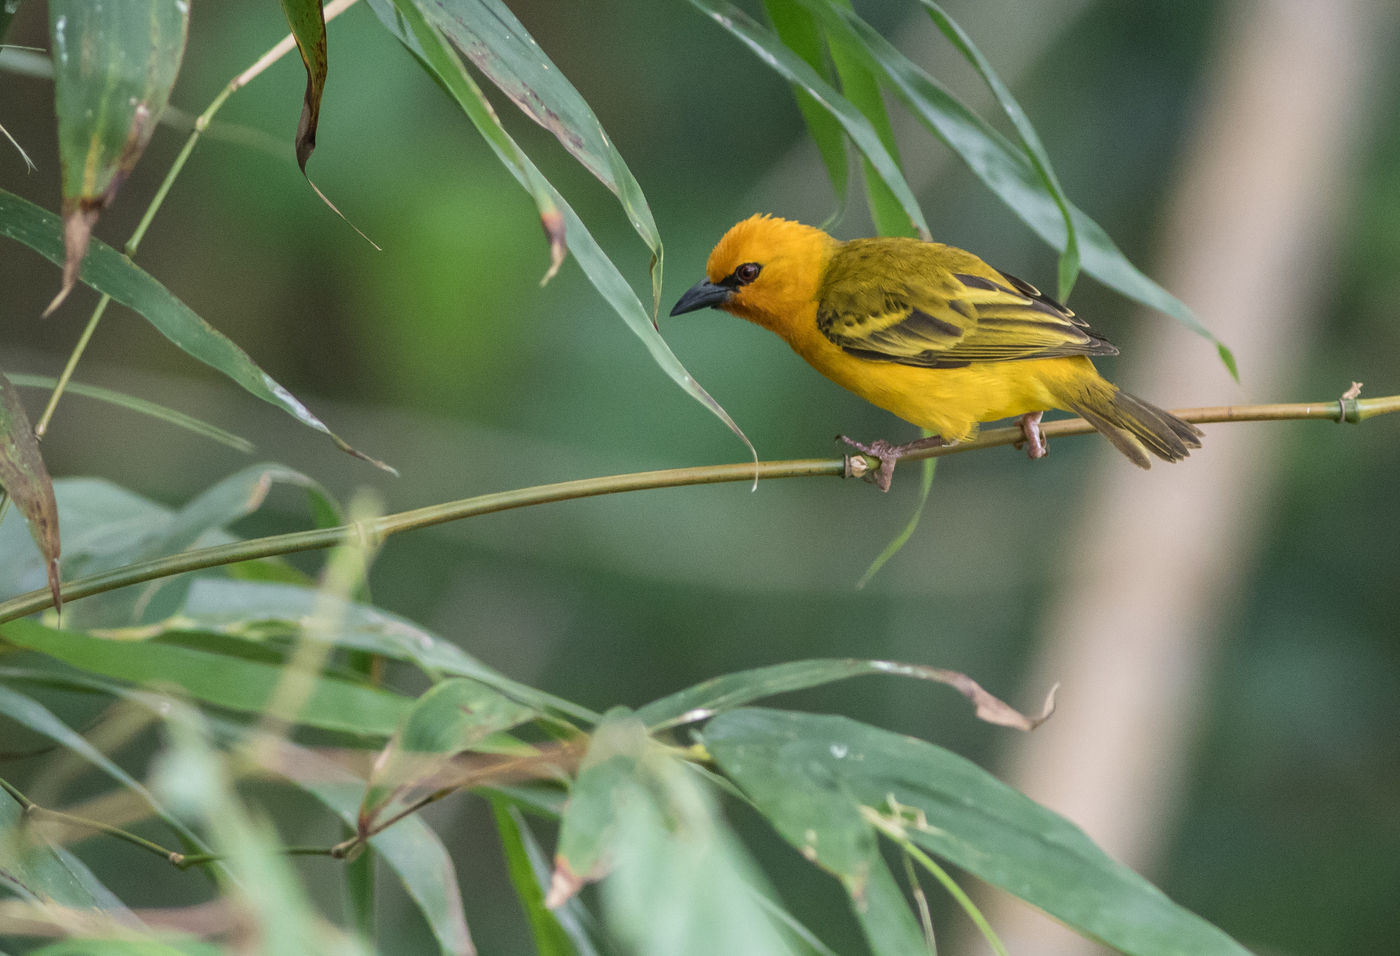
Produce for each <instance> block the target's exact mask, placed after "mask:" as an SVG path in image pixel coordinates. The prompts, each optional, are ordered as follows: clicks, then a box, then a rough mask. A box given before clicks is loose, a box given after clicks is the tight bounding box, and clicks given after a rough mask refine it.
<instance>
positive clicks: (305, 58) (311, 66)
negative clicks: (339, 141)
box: [282, 0, 329, 174]
mask: <svg viewBox="0 0 1400 956" xmlns="http://www.w3.org/2000/svg"><path fill="white" fill-rule="evenodd" d="M282 12H283V13H285V14H286V15H287V25H288V26H289V27H291V28H292V38H293V39H295V40H296V41H297V50H298V51H299V52H300V53H301V62H302V65H304V66H305V67H306V95H305V96H304V97H303V98H302V106H301V120H300V121H299V122H298V123H297V139H296V146H297V165H298V166H300V167H301V171H302V173H303V174H305V173H306V161H307V160H308V159H310V158H311V152H312V150H314V149H315V148H316V127H317V125H318V124H319V122H320V119H321V94H322V93H324V92H325V90H326V69H327V67H328V65H329V63H328V60H327V58H326V15H325V12H324V11H323V10H322V8H321V0H282Z"/></svg>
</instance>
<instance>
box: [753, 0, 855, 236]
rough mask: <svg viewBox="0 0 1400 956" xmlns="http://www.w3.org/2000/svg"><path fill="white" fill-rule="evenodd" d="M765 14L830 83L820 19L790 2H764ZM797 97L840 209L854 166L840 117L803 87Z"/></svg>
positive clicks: (795, 90) (797, 90) (795, 93)
mask: <svg viewBox="0 0 1400 956" xmlns="http://www.w3.org/2000/svg"><path fill="white" fill-rule="evenodd" d="M763 11H764V13H766V14H767V15H768V22H769V23H771V24H773V32H774V33H776V34H777V36H778V39H780V40H782V41H783V43H784V44H785V45H786V46H787V48H788V49H789V50H791V51H792V52H793V53H796V54H797V55H798V56H800V57H801V58H802V59H803V60H804V61H806V63H807V65H808V66H810V67H811V68H812V69H813V70H814V71H815V72H816V73H817V74H818V75H819V76H821V77H822V78H823V79H825V80H827V81H828V82H830V80H831V76H830V73H829V72H828V68H827V64H826V41H825V39H824V38H823V36H822V33H821V31H820V30H819V29H818V28H817V22H816V19H815V18H814V17H813V16H812V14H811V13H809V12H808V11H806V10H804V9H802V7H801V6H799V5H798V4H795V3H791V2H789V0H763ZM792 92H793V96H794V97H795V98H796V100H797V108H798V110H800V111H801V113H802V119H803V121H804V122H805V123H806V124H807V132H808V133H809V134H810V135H811V137H812V142H814V143H816V144H817V151H818V152H819V153H820V154H821V157H822V163H823V164H824V165H825V166H826V174H827V177H828V178H829V179H830V180H831V188H832V190H833V191H834V192H835V193H836V204H837V209H838V210H839V209H840V208H841V207H842V206H844V204H845V202H846V187H847V185H848V182H849V180H850V173H851V170H850V163H849V162H847V158H846V132H845V130H843V129H842V128H841V124H840V123H839V122H837V121H836V117H834V116H832V115H831V113H829V112H827V111H826V110H825V109H824V108H823V107H822V106H821V104H820V103H818V102H817V101H816V100H815V99H813V98H812V95H811V94H810V93H808V92H807V91H806V90H804V89H803V88H802V87H800V86H798V85H796V84H793V87H792Z"/></svg>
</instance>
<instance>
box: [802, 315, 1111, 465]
mask: <svg viewBox="0 0 1400 956" xmlns="http://www.w3.org/2000/svg"><path fill="white" fill-rule="evenodd" d="M804 339H805V340H804V341H801V342H790V343H789V344H791V345H792V347H793V349H794V350H795V351H796V352H797V353H798V354H799V355H801V356H802V357H803V358H804V359H806V360H807V361H808V362H809V363H810V364H811V365H812V367H813V368H815V369H816V370H817V371H819V372H821V373H822V374H823V375H825V376H826V377H827V378H829V379H831V380H832V381H833V382H836V383H837V384H838V385H840V386H842V387H844V388H846V389H849V390H850V391H852V392H855V393H856V394H857V395H859V396H860V397H861V398H863V399H865V400H866V401H868V402H870V403H871V404H873V405H878V406H879V407H880V408H883V409H885V410H886V411H889V412H893V413H894V414H896V415H898V416H899V417H900V418H902V419H904V420H905V421H908V422H912V423H913V424H915V425H918V426H919V427H921V428H926V429H928V430H929V431H931V432H933V433H935V434H938V435H941V436H943V437H944V438H945V439H947V440H949V441H966V440H968V439H970V438H972V437H973V436H974V435H976V434H977V426H978V423H979V422H987V421H994V420H995V419H998V418H1006V417H1009V416H1012V415H1024V414H1025V413H1027V412H1038V411H1044V410H1046V409H1051V408H1059V407H1062V406H1061V399H1059V398H1057V394H1063V393H1064V386H1065V385H1070V384H1072V383H1074V382H1076V381H1079V380H1082V379H1085V378H1092V379H1097V378H1098V377H1099V375H1098V372H1097V371H1095V369H1094V366H1093V363H1091V362H1090V361H1089V359H1087V358H1083V357H1080V356H1074V357H1069V358H1050V359H1022V360H1018V361H1011V362H983V363H975V364H972V365H968V366H965V367H963V368H949V369H934V368H920V367H917V366H913V365H900V364H898V363H895V362H875V361H871V360H869V359H863V358H858V357H856V356H854V355H851V354H849V353H848V352H846V351H844V350H843V349H841V348H840V347H838V346H836V345H834V344H832V343H831V342H830V341H828V340H827V339H826V338H825V337H824V336H821V335H815V336H811V337H804Z"/></svg>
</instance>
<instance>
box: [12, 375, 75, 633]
mask: <svg viewBox="0 0 1400 956" xmlns="http://www.w3.org/2000/svg"><path fill="white" fill-rule="evenodd" d="M0 489H3V490H4V491H5V493H6V494H8V495H9V496H10V500H12V501H13V502H14V503H15V507H16V508H18V509H19V513H20V514H21V515H23V516H24V520H25V523H27V524H28V525H29V534H30V536H31V537H33V539H34V543H35V545H37V546H38V548H39V554H40V555H42V556H43V559H44V568H45V571H46V575H47V577H48V582H49V591H50V592H51V593H52V594H53V605H54V607H55V608H60V609H61V608H62V607H63V598H62V596H61V595H60V593H59V588H58V555H59V548H60V544H59V538H58V502H57V501H55V500H54V494H53V479H52V478H50V477H49V470H48V468H47V467H46V466H45V465H44V457H43V455H41V454H40V453H39V442H38V440H37V439H36V438H35V437H34V429H33V427H32V426H30V424H29V416H28V415H26V414H25V413H24V406H23V405H22V404H20V400H19V392H17V391H16V390H15V387H14V386H13V385H11V384H10V380H9V379H8V378H6V377H5V374H4V373H3V372H0Z"/></svg>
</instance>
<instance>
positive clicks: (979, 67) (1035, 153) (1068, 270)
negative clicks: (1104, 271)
mask: <svg viewBox="0 0 1400 956" xmlns="http://www.w3.org/2000/svg"><path fill="white" fill-rule="evenodd" d="M920 2H921V3H923V5H924V9H926V10H927V11H928V13H929V16H930V17H932V18H933V22H934V23H935V24H937V25H938V29H939V30H940V31H942V33H943V35H944V36H945V37H947V38H948V40H949V42H950V43H952V44H953V46H955V47H957V49H958V52H959V53H961V54H962V55H963V58H964V59H965V60H967V62H969V63H971V64H972V67H973V69H975V70H976V71H977V73H978V75H979V76H981V77H982V81H983V82H984V83H986V84H987V87H988V88H989V89H990V90H991V91H992V94H993V95H994V96H995V97H996V100H997V103H998V104H1000V106H1001V111H1002V112H1003V113H1005V114H1006V118H1007V119H1009V120H1010V121H1011V125H1012V126H1013V127H1015V129H1016V135H1017V136H1019V137H1020V138H1021V143H1022V145H1024V146H1025V150H1026V158H1027V159H1029V160H1030V161H1031V165H1033V166H1034V167H1035V171H1036V172H1037V173H1038V174H1039V175H1040V181H1041V183H1043V184H1044V186H1045V189H1046V191H1047V192H1049V193H1050V195H1051V196H1052V197H1053V198H1054V200H1055V205H1056V206H1057V207H1058V208H1059V210H1060V215H1061V216H1063V217H1064V221H1065V236H1066V238H1065V248H1064V251H1063V252H1062V253H1061V254H1060V275H1059V295H1058V298H1059V300H1060V301H1061V302H1067V301H1068V300H1069V293H1070V289H1071V288H1073V286H1074V280H1075V277H1076V276H1077V275H1078V274H1079V240H1078V237H1077V236H1076V235H1075V231H1074V216H1073V214H1072V213H1071V212H1070V205H1069V198H1068V197H1067V196H1066V195H1065V192H1064V190H1063V189H1062V188H1061V187H1060V180H1059V179H1058V178H1057V177H1056V176H1055V170H1054V169H1053V168H1052V167H1051V165H1050V154H1049V153H1048V152H1047V151H1046V149H1045V145H1044V144H1043V143H1041V141H1040V135H1039V134H1038V133H1036V131H1035V127H1034V126H1032V125H1031V121H1030V119H1029V118H1027V116H1026V112H1025V110H1023V109H1021V104H1020V103H1017V102H1016V98H1015V97H1014V96H1012V95H1011V89H1010V88H1009V87H1008V86H1007V85H1006V84H1005V83H1004V82H1002V79H1001V77H1000V76H998V75H997V72H996V70H994V69H992V64H991V62H990V61H989V60H988V59H987V58H986V57H985V56H983V55H982V51H981V50H979V49H977V46H976V45H975V44H974V43H973V42H972V38H971V37H969V36H968V35H967V33H966V31H964V30H963V28H962V27H960V26H958V24H957V23H956V22H954V20H953V18H952V17H950V16H948V14H947V13H945V12H944V11H943V8H942V7H940V6H939V5H938V4H936V3H934V2H933V0H920Z"/></svg>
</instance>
